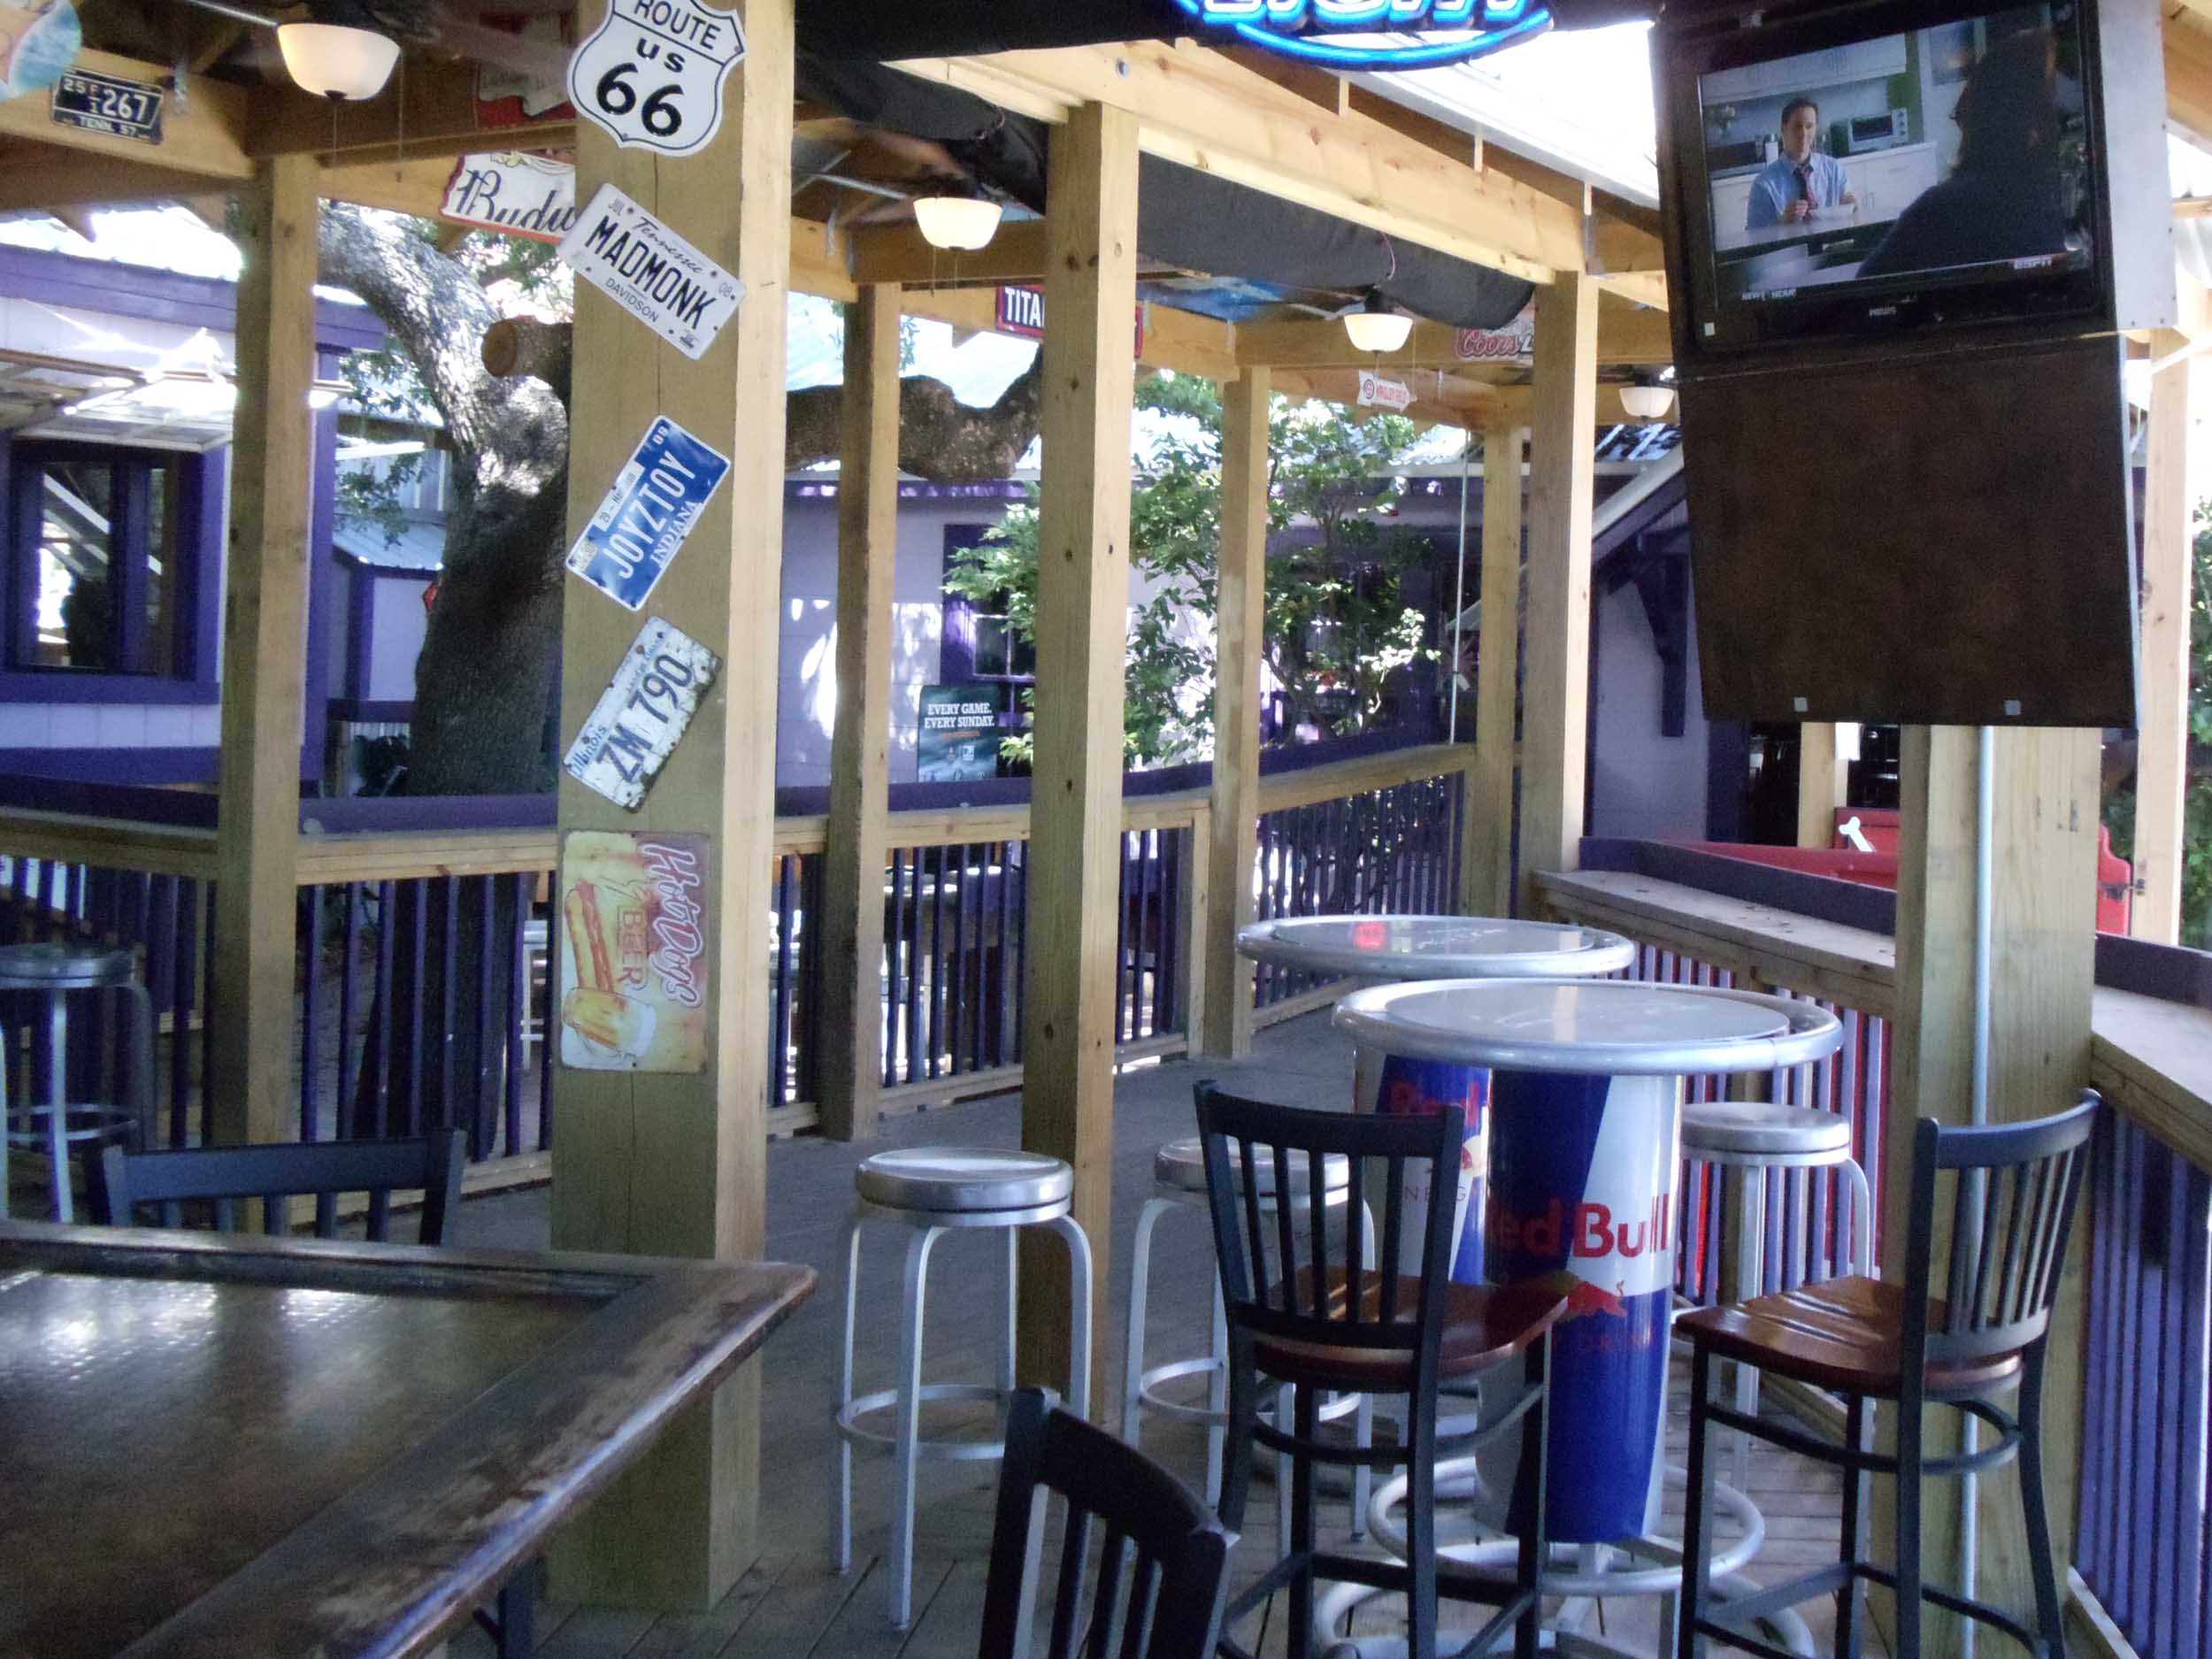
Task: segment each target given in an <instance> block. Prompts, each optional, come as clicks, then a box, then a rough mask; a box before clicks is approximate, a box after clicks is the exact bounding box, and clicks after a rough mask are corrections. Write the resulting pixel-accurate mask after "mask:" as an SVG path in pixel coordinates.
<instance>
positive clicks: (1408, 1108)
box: [1353, 1047, 1490, 1285]
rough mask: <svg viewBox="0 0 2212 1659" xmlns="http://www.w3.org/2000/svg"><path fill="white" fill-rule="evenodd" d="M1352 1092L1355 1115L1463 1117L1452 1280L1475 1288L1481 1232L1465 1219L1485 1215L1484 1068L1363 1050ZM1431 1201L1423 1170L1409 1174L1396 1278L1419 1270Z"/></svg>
mask: <svg viewBox="0 0 2212 1659" xmlns="http://www.w3.org/2000/svg"><path fill="white" fill-rule="evenodd" d="M1353 1089H1354V1092H1355V1094H1356V1097H1357V1098H1356V1100H1355V1102H1354V1105H1353V1109H1354V1110H1356V1111H1371V1112H1383V1113H1388V1114H1393V1115H1400V1116H1402V1115H1406V1114H1412V1113H1424V1112H1425V1113H1435V1112H1438V1111H1440V1110H1443V1109H1444V1107H1445V1106H1447V1105H1457V1106H1459V1107H1460V1108H1461V1109H1462V1110H1463V1111H1464V1112H1465V1114H1466V1122H1467V1139H1466V1141H1465V1142H1464V1144H1463V1145H1462V1147H1461V1148H1460V1155H1459V1189H1458V1191H1457V1192H1456V1193H1455V1194H1453V1196H1452V1202H1453V1204H1454V1207H1455V1211H1456V1213H1455V1216H1454V1217H1453V1221H1452V1229H1453V1240H1454V1243H1453V1246H1452V1278H1453V1279H1455V1280H1456V1281H1457V1282H1458V1283H1460V1284H1463V1285H1479V1284H1481V1283H1482V1271H1483V1237H1482V1227H1481V1225H1479V1223H1478V1224H1477V1225H1468V1221H1467V1217H1469V1216H1470V1215H1472V1216H1476V1217H1480V1216H1481V1215H1482V1213H1483V1178H1484V1174H1485V1171H1486V1168H1487V1166H1488V1163H1489V1153H1488V1149H1487V1141H1486V1119H1487V1118H1488V1116H1489V1113H1488V1110H1487V1108H1488V1103H1489V1099H1490V1068H1489V1067H1487V1066H1481V1065H1460V1064H1455V1063H1453V1062H1451V1061H1448V1060H1409V1059H1406V1058H1405V1057H1403V1056H1400V1055H1391V1054H1381V1053H1378V1052H1377V1051H1376V1050H1374V1049H1372V1048H1365V1047H1363V1048H1361V1049H1360V1051H1359V1070H1358V1073H1357V1076H1356V1080H1355V1082H1354V1084H1353ZM1430 1197H1431V1194H1430V1192H1429V1175H1428V1171H1425V1170H1419V1171H1416V1170H1412V1169H1408V1170H1407V1171H1406V1173H1405V1216H1404V1233H1403V1234H1402V1237H1401V1239H1400V1242H1399V1246H1398V1267H1399V1271H1402V1272H1408V1273H1418V1272H1419V1271H1421V1240H1422V1237H1423V1235H1424V1233H1425V1231H1426V1229H1427V1226H1428V1217H1429V1202H1430Z"/></svg>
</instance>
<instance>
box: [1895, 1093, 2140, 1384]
mask: <svg viewBox="0 0 2212 1659" xmlns="http://www.w3.org/2000/svg"><path fill="white" fill-rule="evenodd" d="M2100 1104H2101V1102H2100V1101H2099V1099H2098V1097H2097V1095H2096V1094H2095V1093H2094V1092H2091V1093H2089V1094H2085V1096H2084V1097H2083V1099H2082V1102H2081V1104H2079V1105H2078V1106H2076V1107H2074V1108H2072V1109H2071V1110H2068V1111H2063V1112H2060V1113H2058V1114H2057V1115H2055V1117H2050V1118H2036V1119H2034V1120H2032V1122H2028V1123H2019V1124H1999V1125H1991V1126H1988V1127H1985V1128H1949V1127H1946V1126H1945V1125H1941V1124H1939V1123H1937V1122H1936V1121H1935V1120H1934V1119H1933V1118H1922V1119H1921V1120H1920V1125H1919V1130H1918V1133H1917V1135H1916V1138H1915V1141H1914V1143H1913V1169H1912V1180H1913V1204H1912V1222H1911V1225H1910V1228H1909V1234H1908V1238H1907V1241H1906V1248H1907V1255H1906V1262H1907V1263H1908V1266H1907V1271H1906V1282H1907V1283H1909V1284H1916V1285H1925V1286H1929V1288H1930V1289H1931V1290H1933V1289H1934V1288H1935V1286H1937V1285H1939V1284H1940V1285H1941V1286H1943V1296H1944V1301H1945V1303H1946V1307H1945V1312H1944V1323H1943V1326H1942V1328H1941V1329H1940V1330H1932V1329H1930V1328H1929V1325H1928V1320H1929V1310H1928V1305H1927V1302H1926V1301H1925V1300H1924V1298H1922V1297H1919V1296H1914V1297H1910V1298H1909V1299H1908V1301H1907V1303H1906V1312H1905V1331H1904V1338H1905V1353H1904V1360H1905V1364H1906V1367H1907V1374H1908V1375H1918V1374H1921V1373H1923V1372H1924V1370H1925V1367H1926V1366H1927V1365H1929V1364H1935V1365H1952V1364H1962V1363H1970V1362H1972V1361H1975V1360H1978V1359H1983V1358H1986V1357H1988V1356H1993V1355H2004V1354H2011V1353H2015V1352H2017V1351H2018V1350H2020V1349H2021V1348H2025V1347H2027V1346H2028V1345H2029V1344H2030V1343H2032V1342H2035V1341H2038V1340H2040V1339H2041V1337H2042V1336H2043V1333H2044V1332H2045V1331H2046V1330H2047V1328H2048V1326H2049V1325H2050V1317H2051V1303H2052V1302H2053V1300H2054V1299H2055V1297H2056V1296H2057V1294H2058V1282H2059V1275H2060V1273H2061V1271H2062V1269H2063V1268H2064V1265H2065V1261H2066V1240H2067V1236H2068V1234H2069V1233H2070V1231H2071V1230H2072V1227H2073V1224H2074V1208H2075V1205H2076V1203H2077V1202H2078V1201H2079V1199H2080V1196H2081V1184H2082V1178H2083V1177H2084V1176H2085V1174H2086V1173H2087V1171H2088V1168H2089V1133H2090V1130H2091V1129H2092V1127H2093V1125H2094V1122H2095V1118H2096V1113H2097V1109H2098V1106H2099V1105H2100ZM1946 1174H1947V1175H1948V1176H1949V1177H1950V1185H1951V1202H1950V1205H1949V1215H1950V1248H1949V1258H1950V1259H1949V1261H1948V1263H1947V1264H1946V1266H1945V1270H1944V1271H1943V1274H1942V1275H1941V1277H1940V1278H1939V1277H1938V1276H1937V1275H1936V1272H1935V1271H1934V1270H1935V1261H1934V1256H1935V1225H1936V1216H1937V1214H1938V1210H1937V1185H1938V1179H1939V1176H1942V1175H1946ZM1916 1362H1917V1363H1916Z"/></svg>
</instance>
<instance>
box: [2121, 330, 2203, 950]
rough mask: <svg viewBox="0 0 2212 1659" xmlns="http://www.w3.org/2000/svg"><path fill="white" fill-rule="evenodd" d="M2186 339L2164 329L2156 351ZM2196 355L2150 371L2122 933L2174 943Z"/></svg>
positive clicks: (2183, 779)
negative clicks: (2130, 848)
mask: <svg viewBox="0 0 2212 1659" xmlns="http://www.w3.org/2000/svg"><path fill="white" fill-rule="evenodd" d="M2186 343H2187V342H2185V340H2183V339H2182V338H2181V336H2179V335H2178V334H2171V333H2163V334H2161V335H2160V336H2159V337H2157V338H2156V339H2154V341H2153V342H2152V348H2151V349H2152V351H2153V353H2154V356H2157V357H2165V356H2167V355H2169V354H2170V353H2174V352H2178V351H2179V350H2181V349H2182V348H2183V347H2184V346H2185V344H2186ZM2196 362H2197V359H2196V358H2195V357H2193V356H2192V357H2180V358H2178V359H2177V361H2175V362H2174V363H2173V364H2172V365H2170V367H2167V368H2164V369H2162V370H2160V371H2159V372H2158V373H2154V374H2153V375H2152V376H2151V409H2150V433H2149V445H2148V451H2149V452H2148V455H2147V459H2146V464H2145V466H2144V472H2143V602H2142V603H2143V668H2142V674H2143V680H2142V686H2143V693H2142V695H2143V703H2142V708H2141V710H2139V714H2138V717H2137V742H2136V750H2135V859H2134V862H2135V875H2136V879H2137V881H2138V883H2139V891H2138V892H2137V894H2136V895H2135V903H2134V909H2133V910H2132V912H2131V916H2130V918H2129V924H2128V932H2129V933H2132V934H2133V935H2134V936H2135V937H2136V938H2138V939H2148V940H2152V941H2155V942H2156V943H2159V944H2162V945H2173V944H2178V943H2180V942H2181V887H2182V877H2183V874H2184V873H2185V869H2184V856H2183V849H2184V848H2185V844H2186V843H2185V836H2184V830H2183V814H2184V807H2185V803H2186V801H2187V798H2188V793H2189V613H2190V605H2191V598H2190V591H2189V589H2190V580H2191V574H2192V566H2193V564H2194V562H2195V551H2196V534H2195V529H2196V511H2197V503H2198V494H2197V489H2196V486H2195V484H2194V482H2193V480H2192V478H2191V475H2190V466H2189V450H2190V431H2191V427H2192V426H2193V415H2194V411H2193V408H2192V403H2193V397H2194V387H2195V381H2196Z"/></svg>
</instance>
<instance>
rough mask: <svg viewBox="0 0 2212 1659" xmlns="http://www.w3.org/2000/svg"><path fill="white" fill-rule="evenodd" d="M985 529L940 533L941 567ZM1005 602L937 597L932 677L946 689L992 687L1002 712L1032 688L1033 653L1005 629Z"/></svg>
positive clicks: (1014, 706)
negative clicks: (939, 618)
mask: <svg viewBox="0 0 2212 1659" xmlns="http://www.w3.org/2000/svg"><path fill="white" fill-rule="evenodd" d="M988 528H989V526H987V525H979V524H976V525H969V524H957V525H948V526H946V528H945V567H946V569H947V570H948V571H949V570H950V569H951V567H952V561H953V556H954V554H955V553H956V552H957V551H958V550H959V549H963V548H970V547H974V546H976V545H978V544H979V542H981V541H982V540H983V536H984V532H985V531H986V530H987V529H988ZM1006 598H1007V596H1006V595H1004V594H1003V593H1001V594H996V595H993V596H991V597H990V598H988V599H986V600H983V601H981V602H978V601H975V600H972V599H970V598H969V597H967V595H964V594H956V593H954V592H952V591H951V590H949V589H947V590H946V592H945V594H944V595H943V603H944V634H943V646H942V649H941V653H940V657H939V670H938V677H939V678H940V679H941V680H944V681H946V682H947V683H951V682H954V681H959V680H982V681H986V682H987V683H989V684H992V685H994V686H995V687H998V693H999V698H1000V703H999V707H1000V710H1001V711H1002V712H1004V713H1013V712H1015V711H1017V710H1019V709H1020V707H1021V693H1022V692H1023V691H1024V690H1025V689H1026V688H1027V687H1031V686H1033V685H1035V684H1036V683H1037V647H1036V644H1035V642H1034V641H1030V640H1025V639H1022V638H1021V637H1020V636H1018V634H1015V633H1014V631H1013V630H1012V629H1011V628H1010V627H1009V626H1007V621H1006Z"/></svg>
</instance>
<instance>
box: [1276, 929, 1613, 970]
mask: <svg viewBox="0 0 2212 1659" xmlns="http://www.w3.org/2000/svg"><path fill="white" fill-rule="evenodd" d="M1237 949H1238V950H1240V951H1241V952H1242V953H1243V954H1244V955H1246V956H1250V957H1251V958H1252V959H1253V960H1254V961H1256V962H1264V963H1267V964H1271V965H1272V966H1275V967H1280V968H1303V969H1307V970H1309V971H1311V972H1318V973H1332V974H1353V975H1356V976H1358V977H1360V978H1363V979H1561V978H1564V977H1568V976H1571V975H1575V974H1583V973H1590V974H1598V973H1615V972H1619V971H1620V970H1621V969H1623V968H1625V967H1628V966H1630V965H1631V964H1633V963H1634V962H1635V960H1636V947H1635V946H1634V945H1633V944H1632V943H1630V942H1629V941H1627V940H1625V939H1624V938H1622V937H1621V936H1620V935H1619V934H1618V933H1606V932H1604V931H1603V930H1601V929H1599V928H1595V927H1565V926H1559V925H1557V924H1555V923H1549V922H1518V921H1508V920H1504V919H1502V918H1494V917H1487V916H1296V917H1290V918H1285V919H1284V920H1281V921H1274V922H1254V923H1253V924H1252V925H1251V926H1248V927H1244V928H1240V929H1239V930H1238V933H1237Z"/></svg>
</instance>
